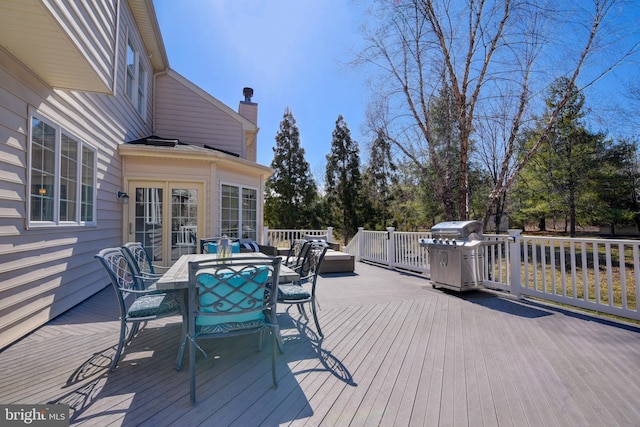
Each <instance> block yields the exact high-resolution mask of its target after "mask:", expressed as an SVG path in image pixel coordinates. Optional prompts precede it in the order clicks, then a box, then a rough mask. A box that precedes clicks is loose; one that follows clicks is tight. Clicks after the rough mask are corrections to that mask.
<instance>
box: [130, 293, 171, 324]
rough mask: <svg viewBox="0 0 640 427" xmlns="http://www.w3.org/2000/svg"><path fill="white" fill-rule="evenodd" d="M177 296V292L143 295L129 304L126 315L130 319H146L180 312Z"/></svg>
mask: <svg viewBox="0 0 640 427" xmlns="http://www.w3.org/2000/svg"><path fill="white" fill-rule="evenodd" d="M177 295H178V293H177V292H170V293H166V294H164V293H163V294H150V295H143V296H141V297H140V298H137V299H136V300H135V301H134V302H133V304H131V307H129V311H128V312H127V315H128V316H129V317H132V318H136V317H147V316H156V315H159V314H166V313H170V312H172V311H176V310H180V301H179V300H178V298H177Z"/></svg>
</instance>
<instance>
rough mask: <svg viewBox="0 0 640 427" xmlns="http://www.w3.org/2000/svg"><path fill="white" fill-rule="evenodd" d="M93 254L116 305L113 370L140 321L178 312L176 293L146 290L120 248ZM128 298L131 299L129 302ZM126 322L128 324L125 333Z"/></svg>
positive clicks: (178, 303) (178, 304) (180, 311)
mask: <svg viewBox="0 0 640 427" xmlns="http://www.w3.org/2000/svg"><path fill="white" fill-rule="evenodd" d="M94 257H95V258H96V259H98V260H99V261H100V263H101V264H102V266H103V267H104V268H105V270H106V271H107V274H108V275H109V278H110V279H111V284H112V285H113V289H114V290H115V292H116V296H117V297H118V305H119V308H120V339H119V340H118V348H117V350H116V354H115V356H114V357H113V361H112V362H111V367H110V368H109V369H110V370H111V371H113V370H114V369H115V368H116V366H117V365H118V361H119V360H120V356H121V354H122V350H123V348H124V346H125V345H126V344H128V343H129V342H130V341H131V340H132V339H133V337H134V336H135V334H136V333H137V332H138V328H139V326H140V323H141V322H147V321H149V320H155V319H159V318H162V317H168V316H179V315H181V313H182V310H181V302H180V296H179V295H180V294H179V293H177V292H162V291H158V290H155V289H146V286H144V285H142V284H141V283H142V281H141V280H136V278H135V272H134V268H133V266H132V265H131V262H130V261H129V259H127V257H126V256H125V253H124V250H122V249H121V248H107V249H103V250H101V251H100V252H99V253H98V254H96V255H95V256H94ZM131 297H133V301H129V300H130V299H131ZM129 324H130V325H131V326H130V329H129V333H128V334H127V327H128V326H129Z"/></svg>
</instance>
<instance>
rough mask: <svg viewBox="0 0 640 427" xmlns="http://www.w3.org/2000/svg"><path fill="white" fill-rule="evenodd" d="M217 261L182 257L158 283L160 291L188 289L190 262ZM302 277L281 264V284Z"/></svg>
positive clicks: (207, 257) (243, 255)
mask: <svg viewBox="0 0 640 427" xmlns="http://www.w3.org/2000/svg"><path fill="white" fill-rule="evenodd" d="M246 257H268V255H265V254H263V253H262V252H250V253H234V254H231V258H246ZM210 259H211V260H213V259H217V255H216V254H188V255H182V256H181V257H180V258H178V260H177V261H176V263H175V264H173V266H172V267H171V268H169V270H167V271H166V273H164V274H163V275H162V277H160V279H158V281H157V282H156V288H157V289H159V290H173V289H187V288H188V287H189V262H191V261H205V260H210ZM299 278H300V275H299V274H298V273H297V272H296V271H295V270H292V269H291V268H289V267H287V266H286V265H283V264H280V278H279V282H280V283H288V282H293V281H296V280H298V279H299Z"/></svg>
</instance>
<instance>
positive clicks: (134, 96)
mask: <svg viewBox="0 0 640 427" xmlns="http://www.w3.org/2000/svg"><path fill="white" fill-rule="evenodd" d="M129 46H131V48H132V50H133V82H132V84H131V96H129V94H128V93H127V79H128V78H129V72H128V69H127V67H128V56H129V55H128V50H129ZM140 52H142V50H141V49H140V47H139V45H138V43H136V41H135V39H134V38H133V37H131V33H130V32H129V31H128V32H127V40H126V43H125V52H124V93H125V98H127V99H128V100H129V101H130V102H131V104H132V106H133V109H134V110H136V111H137V112H138V114H140V116H141V117H146V114H147V101H148V99H147V98H148V93H147V84H148V77H147V76H148V75H149V72H148V70H147V67H146V66H145V65H144V64H143V63H142V62H141V61H140V58H141V55H140ZM140 69H142V76H140ZM141 80H143V81H141ZM141 83H142V84H141ZM140 88H141V89H142V96H143V98H144V99H143V100H142V101H143V102H142V103H141V104H139V99H138V90H139V89H140ZM138 105H140V107H141V108H140V109H138Z"/></svg>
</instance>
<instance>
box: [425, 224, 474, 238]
mask: <svg viewBox="0 0 640 427" xmlns="http://www.w3.org/2000/svg"><path fill="white" fill-rule="evenodd" d="M431 237H432V238H434V239H456V240H482V222H480V221H445V222H440V223H438V224H436V225H434V226H433V227H432V228H431Z"/></svg>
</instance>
